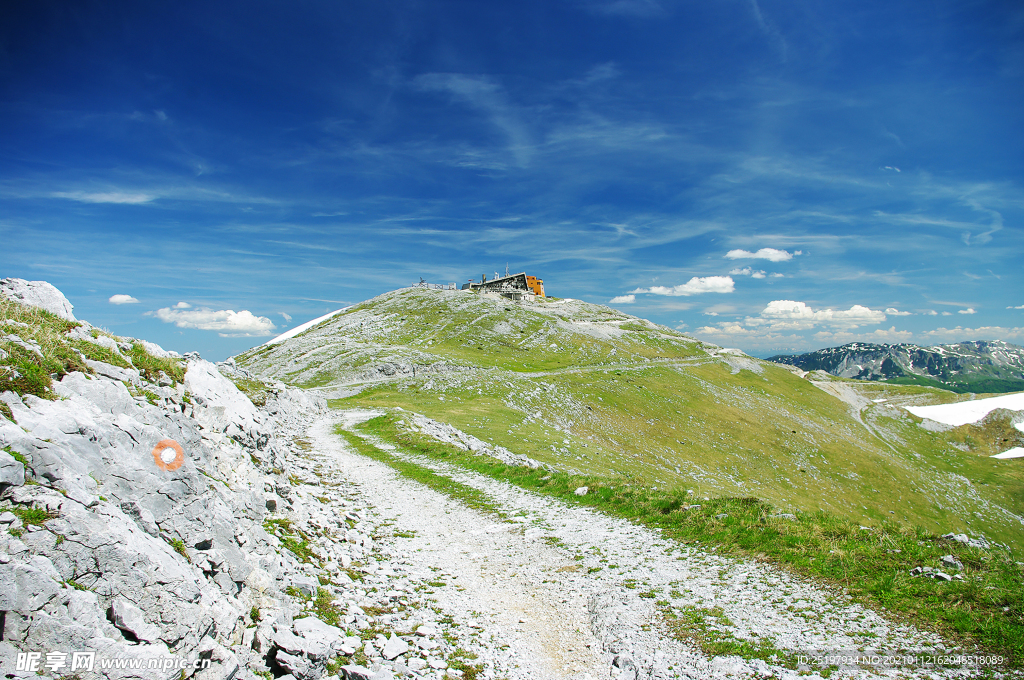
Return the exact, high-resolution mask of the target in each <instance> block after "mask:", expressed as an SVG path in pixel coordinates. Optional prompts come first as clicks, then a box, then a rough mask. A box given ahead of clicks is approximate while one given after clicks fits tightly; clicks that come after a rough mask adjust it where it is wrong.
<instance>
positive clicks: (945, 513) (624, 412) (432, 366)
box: [237, 288, 1024, 542]
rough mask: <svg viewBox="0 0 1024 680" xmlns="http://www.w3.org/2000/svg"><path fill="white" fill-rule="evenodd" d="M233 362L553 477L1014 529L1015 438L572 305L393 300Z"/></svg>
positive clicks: (892, 390)
mask: <svg viewBox="0 0 1024 680" xmlns="http://www.w3.org/2000/svg"><path fill="white" fill-rule="evenodd" d="M237 361H238V363H239V365H241V366H245V367H246V368H248V369H249V370H252V371H253V372H256V373H260V374H264V375H269V376H273V377H274V378H276V379H279V380H282V381H283V382H285V383H287V384H289V385H294V386H306V387H309V388H313V389H316V390H317V391H319V392H320V393H321V394H324V395H325V396H328V397H333V398H336V400H334V401H331V402H330V403H331V404H332V405H334V406H336V407H339V408H347V407H363V408H395V407H400V408H403V409H406V410H409V411H414V412H417V413H421V414H424V415H426V416H429V417H430V418H433V419H434V420H437V421H439V422H443V423H447V424H449V425H451V426H453V427H456V428H458V429H460V430H461V431H463V432H466V433H468V434H469V435H472V436H473V437H475V438H477V440H479V441H482V442H486V443H487V444H488V445H490V446H492V447H495V448H496V449H503V450H508V451H513V452H515V453H516V454H517V455H525V456H528V457H529V458H531V459H533V460H536V461H538V462H540V463H542V464H545V465H550V466H552V467H553V468H556V469H560V470H566V471H582V472H586V473H588V474H603V475H606V476H608V478H610V479H612V478H615V479H619V478H621V479H625V480H632V481H633V482H635V483H638V484H646V485H651V486H654V487H661V488H674V487H691V488H695V489H696V490H697V492H698V493H700V494H701V495H713V496H739V497H744V496H754V497H757V498H761V499H764V500H767V501H770V502H771V503H773V504H775V505H777V506H779V507H783V508H791V509H794V510H810V511H814V510H818V509H823V510H827V511H831V512H835V513H838V514H840V515H842V516H845V517H848V518H850V519H853V520H856V521H860V522H862V523H867V522H881V521H884V520H888V519H896V520H899V521H903V522H906V523H907V524H908V525H920V526H924V527H928V528H930V529H933V530H936V531H940V530H941V531H949V530H951V529H956V530H957V531H973V532H982V533H986V534H987V535H990V536H991V537H992V538H993V539H995V540H999V541H1011V542H1015V541H1017V540H1018V539H1019V535H1020V526H1021V522H1022V519H1021V518H1022V517H1024V501H1022V500H1021V499H1022V498H1024V496H1020V495H1019V494H1018V493H1017V491H1016V490H1017V489H1019V487H1020V482H1019V481H1018V480H1017V478H1016V476H1015V472H1014V470H1011V469H1010V468H1008V467H1006V466H1003V465H1001V464H999V462H998V461H991V460H988V459H987V458H986V457H985V456H987V455H991V454H992V453H998V452H999V451H1000V450H1002V449H999V450H993V451H991V452H990V451H989V448H991V447H993V446H997V445H998V444H1000V443H1001V442H1002V439H1005V438H1008V437H1011V436H1012V437H1016V436H1017V435H1019V434H1020V433H1019V432H1018V431H1017V430H1014V429H1013V428H1012V427H1011V426H1009V425H1006V427H1003V424H1002V423H1001V422H1000V424H998V425H997V426H993V428H991V432H989V431H986V433H985V434H984V435H983V436H979V434H978V433H973V432H967V429H969V427H971V426H965V427H966V428H967V429H964V430H963V431H959V430H958V431H949V432H935V431H930V430H925V429H923V428H921V427H919V426H918V424H917V423H918V422H919V421H920V419H917V420H916V421H915V419H914V417H913V416H911V414H909V413H908V412H907V411H905V410H904V409H902V408H899V406H900V405H904V404H905V405H924V404H928V403H936V402H937V401H943V400H948V399H955V398H956V397H955V395H953V394H952V393H950V392H940V391H937V390H928V389H921V388H907V389H905V390H903V391H897V388H896V387H895V386H885V385H880V386H878V388H877V389H876V388H875V387H874V386H872V385H871V384H870V383H869V384H866V385H865V386H864V387H863V388H861V387H859V386H853V385H851V384H847V383H842V384H840V383H838V382H836V383H834V384H833V382H832V381H831V380H830V379H829V376H827V375H825V374H819V373H810V374H803V373H802V372H799V371H797V372H795V373H794V372H793V371H792V370H789V369H787V368H784V367H782V366H779V365H777V364H774V363H771V362H766V361H761V360H757V359H753V358H751V357H748V356H746V355H744V354H743V353H742V352H739V351H736V350H725V349H722V348H720V347H716V346H714V345H710V344H707V343H703V342H700V341H698V340H695V339H693V338H691V337H689V336H686V335H684V334H682V333H680V332H678V331H675V330H672V329H669V328H665V327H662V326H658V325H656V324H653V323H651V322H649V321H646V320H644V319H639V318H637V317H633V316H629V315H627V314H623V313H622V312H619V311H616V310H613V309H610V308H608V307H604V306H601V305H593V304H588V303H585V302H581V301H578V300H557V301H551V300H548V301H537V302H535V303H522V304H513V303H510V302H508V301H506V300H503V299H501V298H498V297H496V296H488V295H480V294H476V293H472V292H468V291H432V290H424V289H418V288H410V289H402V290H397V291H392V292H390V293H386V294H384V295H381V296H378V297H376V298H374V299H372V300H368V301H366V302H364V303H361V304H359V305H355V306H353V307H351V308H347V309H345V310H340V311H339V312H338V313H336V314H334V315H331V316H330V317H329V318H326V319H324V320H323V321H321V322H320V323H319V324H316V325H314V326H313V327H311V328H308V329H306V330H305V331H304V332H300V333H298V334H296V335H294V336H291V337H284V338H282V339H281V340H280V341H272V342H270V343H268V344H266V345H264V346H262V347H258V348H254V349H253V350H250V351H248V352H245V353H243V354H241V355H239V356H238V357H237ZM882 388H884V390H883V389H882ZM883 391H884V392H885V393H884V394H883V393H882V392H883ZM1004 430H1005V433H1004V432H1003V431H1004ZM997 431H998V432H997ZM1012 445H1013V444H1010V446H1012Z"/></svg>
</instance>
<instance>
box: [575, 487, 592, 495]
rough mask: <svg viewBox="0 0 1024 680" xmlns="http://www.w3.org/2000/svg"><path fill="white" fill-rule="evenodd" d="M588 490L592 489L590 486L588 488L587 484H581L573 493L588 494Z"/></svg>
mask: <svg viewBox="0 0 1024 680" xmlns="http://www.w3.org/2000/svg"><path fill="white" fill-rule="evenodd" d="M588 491H590V489H589V488H587V487H585V486H581V487H579V488H578V489H576V490H575V491H573V493H574V494H576V495H577V496H586V495H587V492H588Z"/></svg>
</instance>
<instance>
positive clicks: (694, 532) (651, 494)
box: [342, 414, 1024, 667]
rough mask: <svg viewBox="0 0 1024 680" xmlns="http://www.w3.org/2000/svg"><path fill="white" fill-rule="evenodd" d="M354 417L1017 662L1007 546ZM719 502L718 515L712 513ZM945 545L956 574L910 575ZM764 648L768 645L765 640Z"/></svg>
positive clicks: (411, 468) (1022, 657)
mask: <svg viewBox="0 0 1024 680" xmlns="http://www.w3.org/2000/svg"><path fill="white" fill-rule="evenodd" d="M359 428H360V429H361V430H362V431H363V432H366V433H367V434H371V435H374V436H376V437H379V438H381V439H383V440H384V441H388V442H390V443H392V444H395V445H396V446H397V447H398V448H399V450H400V451H406V452H409V453H412V454H416V455H422V456H426V457H428V458H430V459H433V460H438V461H444V462H447V463H451V464H454V465H458V466H460V467H463V468H465V469H469V470H473V471H475V472H479V473H482V474H485V475H488V476H490V477H492V478H495V479H500V480H504V481H508V482H511V483H513V484H515V485H517V486H519V487H522V488H524V489H528V490H531V491H536V492H540V493H544V494H547V495H550V496H553V497H556V498H560V499H562V500H563V501H565V502H568V503H578V504H581V505H586V506H589V507H593V508H595V509H598V510H601V511H603V512H606V513H608V514H610V515H613V516H617V517H622V518H625V519H629V520H632V521H635V522H637V523H640V524H643V525H645V526H648V527H651V528H656V529H659V530H660V531H662V533H663V535H664V536H666V537H669V538H673V539H676V540H678V541H680V542H684V543H695V542H699V543H701V544H703V545H707V546H716V548H717V549H718V551H719V552H720V553H726V554H733V555H737V556H743V557H755V558H758V559H762V560H765V561H768V562H771V563H774V564H778V565H780V566H783V567H785V568H788V569H790V570H792V571H794V572H796V573H798V574H800V575H802V576H805V577H812V578H815V579H817V580H818V581H819V582H824V583H827V584H831V585H832V586H834V587H840V588H843V589H845V590H846V591H847V592H848V593H849V595H850V596H851V597H852V598H853V599H854V600H856V601H859V602H861V603H863V604H866V605H868V606H870V607H874V608H882V607H884V608H885V609H886V610H887V611H888V612H889V613H890V614H892V615H895V616H897V617H899V618H902V619H905V620H907V621H910V622H912V623H914V624H916V625H918V626H921V627H924V628H931V629H937V630H939V631H940V632H942V633H943V634H945V635H947V636H949V637H951V638H954V639H958V640H961V641H963V642H964V643H976V644H978V645H981V646H982V647H984V648H987V649H990V650H992V651H995V652H998V653H1001V654H1002V655H1004V656H1006V657H1007V658H1008V659H1009V660H1010V663H1011V664H1012V665H1013V666H1016V667H1019V666H1021V665H1024V590H1022V588H1021V582H1022V581H1024V568H1022V566H1021V564H1020V563H1018V562H1017V561H1016V558H1015V556H1014V553H1013V551H1012V550H1005V549H1002V548H999V547H996V548H993V549H992V550H988V551H986V550H980V549H976V548H970V547H968V546H965V545H962V544H960V543H956V542H953V541H949V540H944V539H941V538H939V536H937V535H936V534H934V533H931V532H928V531H926V530H924V529H921V528H916V527H908V526H905V525H901V524H897V523H895V522H882V523H881V524H880V525H878V526H875V527H873V529H872V531H863V530H861V529H860V525H859V524H858V523H856V522H853V521H850V520H848V519H846V518H843V517H839V516H837V515H834V514H832V513H829V512H825V511H818V512H795V513H787V514H791V515H792V516H793V517H795V519H789V518H786V517H782V516H780V514H781V513H780V511H779V510H778V509H777V508H775V507H774V506H773V505H771V504H770V503H768V502H766V501H763V500H760V499H757V498H734V497H725V498H713V499H710V500H701V501H700V505H699V506H696V505H691V504H690V502H689V499H690V498H691V496H690V495H689V494H688V493H687V490H686V489H654V488H650V487H647V486H644V485H643V484H640V483H637V481H636V480H633V479H626V478H607V477H596V476H587V475H579V474H569V473H566V472H559V471H555V472H551V471H547V470H534V469H531V468H528V467H519V466H509V465H505V464H503V463H501V462H500V461H497V460H495V459H492V458H489V457H485V456H477V455H475V454H473V453H470V452H466V451H463V450H461V449H458V448H456V447H454V446H451V445H448V444H443V443H440V442H437V441H435V440H433V439H429V438H427V437H424V436H422V435H419V434H414V433H409V432H407V431H404V430H402V429H401V426H400V417H398V416H396V415H394V414H389V415H385V416H380V417H377V418H374V419H372V420H369V421H367V422H365V423H363V424H361V425H360V426H359ZM342 435H343V436H345V437H346V439H348V441H349V442H350V443H352V444H353V445H354V446H355V447H356V449H357V450H358V451H359V452H360V453H364V452H367V455H369V456H370V457H373V458H376V459H378V460H383V461H384V462H386V463H388V464H389V465H392V467H395V469H397V470H399V471H400V472H403V474H405V471H406V470H408V474H409V476H410V477H412V478H415V479H427V480H430V483H431V484H432V485H433V488H436V489H438V490H442V491H444V490H445V489H449V488H454V489H455V490H457V491H458V490H459V488H460V487H463V486H464V485H458V484H457V483H455V482H453V481H452V480H449V479H447V478H445V477H443V476H442V475H439V474H437V473H434V472H432V471H426V470H424V469H423V468H422V467H420V466H417V465H416V464H415V463H412V462H407V461H403V462H401V463H396V461H395V459H393V458H392V457H391V456H390V455H389V454H387V453H385V452H383V451H381V450H379V449H376V447H373V446H372V444H370V443H369V442H368V441H366V440H365V439H362V438H361V437H358V436H356V435H354V434H353V433H345V432H342ZM435 478H436V479H435ZM451 485H455V486H454V487H453V486H451ZM581 486H587V487H589V488H590V492H589V493H588V494H587V495H585V496H576V495H575V493H574V491H575V489H577V488H579V487H581ZM466 488H468V487H466ZM473 491H474V492H475V495H479V496H480V500H479V503H481V505H483V506H484V507H486V508H488V509H491V508H493V507H494V506H493V505H491V504H490V503H489V501H488V500H487V499H486V497H484V495H483V494H482V492H479V491H476V490H473ZM723 514H724V515H727V517H725V518H723V519H719V518H718V516H720V515H723ZM947 554H952V555H953V556H954V557H956V558H957V559H958V560H959V561H960V562H962V563H963V564H964V565H965V570H964V572H963V573H964V576H965V578H964V580H963V581H955V580H954V581H950V582H942V581H935V580H932V579H924V578H914V577H911V576H910V575H909V571H910V569H912V568H913V567H916V566H921V565H924V566H935V567H939V566H940V557H942V556H943V555H947ZM748 651H749V650H748ZM754 651H756V650H754ZM754 651H751V652H750V653H754ZM762 652H764V653H765V654H768V653H774V651H773V650H768V649H767V648H765V649H763V650H762ZM758 653H760V652H758ZM757 658H762V657H757Z"/></svg>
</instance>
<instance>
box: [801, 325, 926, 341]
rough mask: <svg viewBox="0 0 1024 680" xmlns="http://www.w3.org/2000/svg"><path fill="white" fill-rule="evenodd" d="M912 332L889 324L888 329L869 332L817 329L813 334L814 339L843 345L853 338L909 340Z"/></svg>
mask: <svg viewBox="0 0 1024 680" xmlns="http://www.w3.org/2000/svg"><path fill="white" fill-rule="evenodd" d="M913 336H914V334H913V333H911V332H910V331H898V330H896V326H891V327H890V328H889V329H888V330H886V329H884V328H879V329H877V330H875V331H872V332H871V333H863V332H851V331H836V332H834V333H833V332H829V331H818V332H817V333H815V334H814V339H815V340H817V341H818V342H820V343H824V344H833V345H835V344H838V345H845V344H846V343H848V342H854V341H855V340H859V341H862V342H864V341H866V342H879V343H881V342H890V343H891V342H910V340H911V339H912V338H913Z"/></svg>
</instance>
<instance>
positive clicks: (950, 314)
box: [942, 312, 953, 316]
mask: <svg viewBox="0 0 1024 680" xmlns="http://www.w3.org/2000/svg"><path fill="white" fill-rule="evenodd" d="M942 316H953V312H943V313H942Z"/></svg>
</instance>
